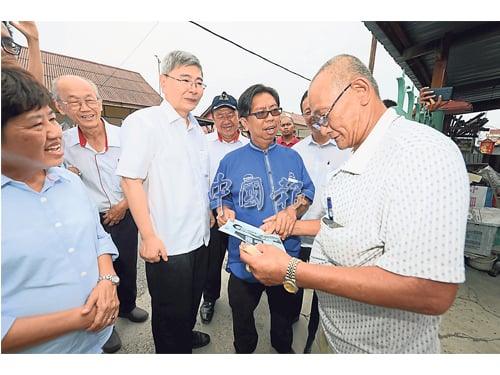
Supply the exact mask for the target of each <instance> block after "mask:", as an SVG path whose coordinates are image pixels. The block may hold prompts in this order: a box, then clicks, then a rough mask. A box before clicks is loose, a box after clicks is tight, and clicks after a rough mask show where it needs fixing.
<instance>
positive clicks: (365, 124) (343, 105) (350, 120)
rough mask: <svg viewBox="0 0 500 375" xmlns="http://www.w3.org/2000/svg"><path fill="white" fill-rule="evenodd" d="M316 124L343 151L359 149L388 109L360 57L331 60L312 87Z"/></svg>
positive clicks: (314, 79)
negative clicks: (350, 148)
mask: <svg viewBox="0 0 500 375" xmlns="http://www.w3.org/2000/svg"><path fill="white" fill-rule="evenodd" d="M309 105H310V108H311V112H312V115H313V118H312V120H311V121H313V122H314V123H316V124H319V125H321V126H320V127H319V128H320V130H321V133H322V134H324V135H328V136H329V137H331V138H334V139H335V141H336V142H337V145H338V146H339V148H341V149H345V148H348V147H352V148H354V149H356V148H357V147H359V146H360V145H361V144H362V143H363V141H364V140H365V139H366V137H367V136H368V134H369V133H370V131H371V129H372V128H373V127H374V126H375V124H376V123H377V121H378V119H379V118H380V117H381V116H382V114H383V113H384V112H385V110H386V107H385V105H384V104H383V103H382V100H381V99H380V95H379V91H378V85H377V82H376V81H375V79H374V78H373V75H372V74H371V72H370V70H369V69H368V68H367V67H366V65H364V64H363V63H362V62H361V61H360V60H359V59H358V58H356V57H354V56H351V55H338V56H335V57H333V58H331V59H330V60H328V61H327V62H326V63H325V64H323V66H322V67H321V68H320V69H319V71H318V73H316V75H315V76H314V78H313V80H312V81H311V85H310V87H309Z"/></svg>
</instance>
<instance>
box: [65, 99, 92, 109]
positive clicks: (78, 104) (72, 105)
mask: <svg viewBox="0 0 500 375" xmlns="http://www.w3.org/2000/svg"><path fill="white" fill-rule="evenodd" d="M59 102H60V103H62V104H64V105H65V106H68V108H69V109H72V110H78V109H80V108H82V105H83V103H85V104H86V105H87V107H89V108H92V109H95V108H97V107H98V106H99V99H79V100H71V101H68V102H66V101H64V100H60V101H59Z"/></svg>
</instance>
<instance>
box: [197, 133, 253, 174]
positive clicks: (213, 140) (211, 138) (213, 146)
mask: <svg viewBox="0 0 500 375" xmlns="http://www.w3.org/2000/svg"><path fill="white" fill-rule="evenodd" d="M206 137H207V141H208V156H209V158H210V183H212V181H213V180H214V175H215V172H217V168H219V163H220V161H221V159H222V158H223V157H224V156H225V155H226V154H227V153H228V152H230V151H233V150H236V149H237V148H240V147H241V146H244V145H246V144H247V143H248V142H249V141H250V140H249V139H248V138H247V137H245V136H243V134H241V132H240V133H239V134H238V138H237V139H235V140H233V141H232V142H226V141H224V140H223V139H221V138H220V137H219V134H218V133H217V130H216V131H214V132H212V133H208V134H207V135H206Z"/></svg>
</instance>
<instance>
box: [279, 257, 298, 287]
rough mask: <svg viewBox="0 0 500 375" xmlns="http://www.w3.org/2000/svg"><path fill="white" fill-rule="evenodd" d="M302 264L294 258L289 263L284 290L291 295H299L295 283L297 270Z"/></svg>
mask: <svg viewBox="0 0 500 375" xmlns="http://www.w3.org/2000/svg"><path fill="white" fill-rule="evenodd" d="M300 262H301V260H300V259H298V258H292V259H290V261H289V262H288V268H287V269H286V275H285V281H283V288H285V290H286V291H287V292H289V293H297V292H298V291H299V287H298V286H297V282H296V281H295V271H296V270H297V265H298V264H299V263H300Z"/></svg>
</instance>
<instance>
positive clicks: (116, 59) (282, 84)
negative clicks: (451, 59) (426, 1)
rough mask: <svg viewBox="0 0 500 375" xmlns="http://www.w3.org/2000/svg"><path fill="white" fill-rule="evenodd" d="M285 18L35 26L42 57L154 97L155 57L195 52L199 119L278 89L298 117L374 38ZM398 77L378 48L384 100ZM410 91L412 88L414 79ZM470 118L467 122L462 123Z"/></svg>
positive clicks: (348, 25)
mask: <svg viewBox="0 0 500 375" xmlns="http://www.w3.org/2000/svg"><path fill="white" fill-rule="evenodd" d="M282 18H283V21H279V22H275V21H239V22H230V21H219V22H214V21H194V22H196V23H197V24H199V25H200V26H202V27H204V28H206V29H208V30H210V31H212V32H213V33H215V34H217V35H219V36H220V37H219V36H217V35H214V34H212V33H211V32H210V31H207V30H205V29H203V28H202V27H200V26H197V25H196V24H193V23H191V22H189V21H152V22H145V21H125V22H124V21H70V22H67V21H63V22H60V21H37V24H38V27H39V32H40V45H41V49H42V50H44V51H48V52H54V53H60V54H63V55H67V56H71V57H76V58H81V59H84V60H89V61H94V62H98V63H101V64H106V65H111V66H115V67H119V68H123V69H128V70H132V71H136V72H139V73H140V74H141V75H142V76H143V77H144V79H145V80H146V81H147V82H148V83H149V84H150V85H151V86H152V87H153V88H154V89H155V90H158V89H159V87H158V62H157V58H156V56H158V57H159V58H160V59H162V58H163V57H164V56H165V55H166V54H167V53H168V52H169V51H171V50H174V49H181V50H186V51H189V52H192V53H193V54H195V55H196V56H197V57H198V58H199V59H200V61H201V64H202V67H203V73H204V79H205V82H206V84H207V89H206V90H205V92H204V95H203V98H202V100H201V101H200V104H199V105H198V106H197V108H196V109H195V110H194V114H195V115H200V114H201V113H202V112H204V111H205V110H206V109H207V108H208V107H209V106H210V103H211V102H212V99H213V97H214V96H216V95H218V94H220V93H221V92H222V91H227V92H228V93H229V94H231V95H233V96H235V97H236V99H238V97H239V95H240V94H241V93H242V92H243V91H244V90H245V89H246V88H247V87H249V86H250V85H253V84H255V83H264V84H266V85H269V86H272V87H274V88H275V89H276V90H277V91H278V93H279V95H280V99H281V106H282V107H283V109H284V110H286V111H289V112H294V113H300V107H299V101H300V98H301V96H302V94H303V93H304V91H305V90H306V89H307V87H308V85H309V80H308V79H311V78H312V77H313V76H314V74H315V73H316V72H317V70H318V69H319V68H320V66H321V65H322V64H323V63H324V62H326V61H327V60H328V59H329V58H330V57H332V56H335V55H337V54H340V53H349V54H353V55H355V56H357V57H359V58H360V59H361V60H362V61H364V62H365V63H366V64H368V62H369V57H370V50H371V38H372V37H371V33H370V32H369V31H368V29H367V28H366V27H365V25H364V24H363V22H361V21H346V22H343V21H331V22H311V21H285V20H286V19H287V17H282ZM221 37H223V38H225V39H222V38H221ZM15 39H16V40H17V41H19V42H20V43H21V44H24V45H25V41H24V38H23V37H22V36H21V35H19V34H16V37H15ZM239 46H240V47H242V48H240V47H239ZM243 48H244V49H246V50H244V49H243ZM249 51H250V52H249ZM257 55H259V56H257ZM264 59H267V60H268V61H266V60H264ZM273 63H274V64H273ZM275 64H277V65H280V66H277V65H275ZM401 73H402V71H401V69H400V68H399V66H398V65H397V64H396V63H395V62H394V61H393V60H392V58H391V57H390V56H389V54H388V53H387V52H386V51H385V49H384V48H383V46H382V45H381V44H379V43H378V44H377V49H376V59H375V66H374V75H375V78H376V80H377V82H378V84H379V88H380V95H381V97H382V99H386V98H390V99H396V98H397V81H396V79H397V77H399V76H401ZM407 84H408V85H409V86H413V83H412V82H411V81H410V80H409V79H407ZM496 112H497V113H494V112H490V114H489V115H488V118H489V119H490V122H489V123H488V125H489V126H492V123H493V122H495V123H497V124H498V127H500V111H496ZM472 116H473V115H471V114H469V115H465V116H464V119H467V118H470V117H472Z"/></svg>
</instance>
